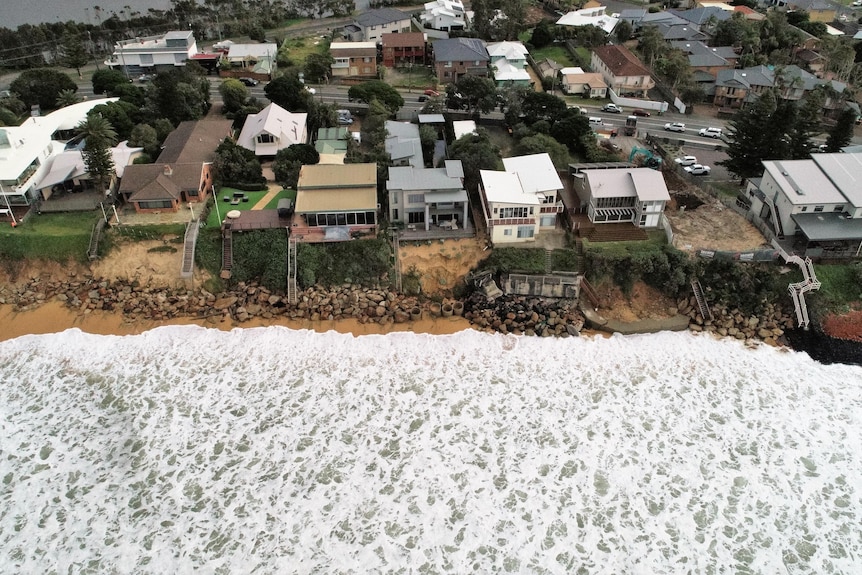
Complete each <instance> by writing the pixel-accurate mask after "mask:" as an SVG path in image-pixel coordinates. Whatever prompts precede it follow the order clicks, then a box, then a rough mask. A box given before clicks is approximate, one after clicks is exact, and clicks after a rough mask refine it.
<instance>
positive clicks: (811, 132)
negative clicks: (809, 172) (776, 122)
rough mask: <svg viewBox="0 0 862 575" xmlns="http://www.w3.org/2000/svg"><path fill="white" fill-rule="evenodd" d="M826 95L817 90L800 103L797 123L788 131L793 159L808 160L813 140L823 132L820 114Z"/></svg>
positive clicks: (797, 111)
mask: <svg viewBox="0 0 862 575" xmlns="http://www.w3.org/2000/svg"><path fill="white" fill-rule="evenodd" d="M824 100H825V95H824V93H823V90H822V89H817V88H815V89H814V90H812V91H810V92H809V93H808V94H807V95H806V96H805V98H804V99H803V100H801V101H800V102H799V105H798V107H797V110H796V121H795V122H794V123H793V125H792V126H791V128H790V130H788V147H789V148H790V157H791V158H793V159H796V160H798V159H802V158H807V157H808V156H809V155H810V153H811V152H810V150H811V147H812V145H813V144H812V138H813V137H814V136H815V135H817V134H819V133H820V132H821V131H822V128H821V120H820V112H821V110H822V109H823V102H824Z"/></svg>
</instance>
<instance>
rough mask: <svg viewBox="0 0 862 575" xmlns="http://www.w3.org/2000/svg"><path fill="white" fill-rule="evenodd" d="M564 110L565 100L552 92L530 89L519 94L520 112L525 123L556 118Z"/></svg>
mask: <svg viewBox="0 0 862 575" xmlns="http://www.w3.org/2000/svg"><path fill="white" fill-rule="evenodd" d="M565 111H566V102H565V100H563V99H562V98H559V97H557V96H554V95H553V94H548V93H547V92H532V91H527V92H523V93H522V94H521V114H522V115H523V117H524V122H526V123H527V125H529V124H532V123H534V122H538V121H539V120H556V119H557V118H559V117H560V116H561V115H562V114H563V113H564V112H565Z"/></svg>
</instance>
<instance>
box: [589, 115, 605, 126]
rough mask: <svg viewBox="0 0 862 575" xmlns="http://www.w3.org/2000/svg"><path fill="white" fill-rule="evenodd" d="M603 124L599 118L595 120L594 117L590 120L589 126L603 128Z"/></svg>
mask: <svg viewBox="0 0 862 575" xmlns="http://www.w3.org/2000/svg"><path fill="white" fill-rule="evenodd" d="M604 124H605V123H604V122H603V121H602V119H601V118H596V117H592V118H590V125H591V126H604Z"/></svg>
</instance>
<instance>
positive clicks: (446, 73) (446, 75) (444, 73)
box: [443, 72, 452, 78]
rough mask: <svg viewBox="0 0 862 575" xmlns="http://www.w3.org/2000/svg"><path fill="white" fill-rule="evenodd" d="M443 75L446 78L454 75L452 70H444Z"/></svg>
mask: <svg viewBox="0 0 862 575" xmlns="http://www.w3.org/2000/svg"><path fill="white" fill-rule="evenodd" d="M443 77H444V78H451V77H452V73H451V72H443Z"/></svg>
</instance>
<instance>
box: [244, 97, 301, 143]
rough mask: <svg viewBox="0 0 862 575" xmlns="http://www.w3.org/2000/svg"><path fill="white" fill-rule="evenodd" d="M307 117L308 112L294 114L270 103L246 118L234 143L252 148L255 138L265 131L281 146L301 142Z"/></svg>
mask: <svg viewBox="0 0 862 575" xmlns="http://www.w3.org/2000/svg"><path fill="white" fill-rule="evenodd" d="M307 118H308V114H305V113H301V114H295V113H293V112H288V111H287V110H285V109H284V108H282V107H281V106H279V105H278V104H270V105H269V106H267V107H266V108H264V109H263V110H261V111H260V112H259V113H257V114H251V115H249V116H248V118H246V120H245V125H244V126H243V127H242V132H241V133H240V135H239V138H237V140H236V143H237V144H238V145H240V146H242V147H243V148H246V149H249V150H254V149H255V145H254V140H255V138H256V137H257V136H258V135H260V134H262V133H264V132H265V133H267V134H271V135H272V136H273V137H275V138H277V139H278V141H279V146H280V147H281V148H286V147H288V146H291V145H293V144H303V143H305V140H306V126H305V124H306V120H307Z"/></svg>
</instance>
